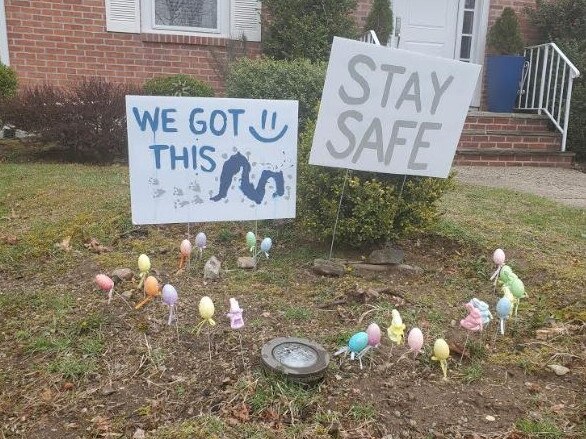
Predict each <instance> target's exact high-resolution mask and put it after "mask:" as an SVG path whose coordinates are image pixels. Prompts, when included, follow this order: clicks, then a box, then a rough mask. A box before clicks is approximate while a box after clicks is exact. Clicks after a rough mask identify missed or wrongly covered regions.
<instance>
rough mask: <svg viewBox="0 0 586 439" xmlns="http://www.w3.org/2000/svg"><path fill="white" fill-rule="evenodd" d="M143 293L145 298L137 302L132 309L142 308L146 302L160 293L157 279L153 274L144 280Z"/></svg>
mask: <svg viewBox="0 0 586 439" xmlns="http://www.w3.org/2000/svg"><path fill="white" fill-rule="evenodd" d="M144 293H145V298H144V300H143V301H142V302H140V303H139V304H137V305H136V306H135V307H134V309H139V308H142V307H143V306H144V305H145V304H146V303H148V302H150V301H151V300H153V299H154V298H155V297H157V296H159V295H160V291H159V281H158V280H157V278H156V277H154V276H148V277H147V278H146V279H145V281H144Z"/></svg>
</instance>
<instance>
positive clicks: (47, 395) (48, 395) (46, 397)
mask: <svg viewBox="0 0 586 439" xmlns="http://www.w3.org/2000/svg"><path fill="white" fill-rule="evenodd" d="M41 399H42V400H43V401H45V402H50V401H51V400H52V399H53V392H51V389H49V388H48V387H45V388H44V389H43V391H42V392H41Z"/></svg>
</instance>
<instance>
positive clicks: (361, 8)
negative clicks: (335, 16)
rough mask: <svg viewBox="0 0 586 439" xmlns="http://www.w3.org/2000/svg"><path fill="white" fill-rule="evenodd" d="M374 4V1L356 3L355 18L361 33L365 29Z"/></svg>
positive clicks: (363, 0)
mask: <svg viewBox="0 0 586 439" xmlns="http://www.w3.org/2000/svg"><path fill="white" fill-rule="evenodd" d="M372 2H373V0H357V1H356V9H355V10H354V18H355V20H356V24H357V25H358V29H359V30H360V31H362V30H363V29H364V24H365V23H366V17H368V13H369V12H370V8H371V6H372Z"/></svg>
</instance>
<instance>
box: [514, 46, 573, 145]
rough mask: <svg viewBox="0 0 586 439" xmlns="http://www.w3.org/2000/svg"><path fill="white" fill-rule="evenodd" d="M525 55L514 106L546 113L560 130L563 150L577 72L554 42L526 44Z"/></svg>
mask: <svg viewBox="0 0 586 439" xmlns="http://www.w3.org/2000/svg"><path fill="white" fill-rule="evenodd" d="M524 55H525V68H524V69H523V79H522V82H521V89H520V92H519V97H518V100H517V109H519V110H533V111H537V112H538V113H539V114H546V115H547V116H548V117H549V118H550V119H551V121H552V123H553V124H554V125H555V127H556V128H557V129H558V130H559V131H560V132H561V133H562V151H565V150H566V138H567V135H568V119H569V116H570V103H571V101H572V84H573V81H574V78H577V77H578V76H580V71H579V70H578V69H577V68H576V66H574V64H572V62H571V61H570V60H569V59H568V58H567V57H566V55H564V53H563V52H562V51H561V50H560V48H559V47H558V46H557V45H556V44H555V43H546V44H540V45H538V46H531V47H527V48H525V54H524Z"/></svg>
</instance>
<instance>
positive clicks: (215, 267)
mask: <svg viewBox="0 0 586 439" xmlns="http://www.w3.org/2000/svg"><path fill="white" fill-rule="evenodd" d="M221 266H222V263H221V262H220V261H218V258H216V257H215V256H212V257H211V258H209V259H208V261H207V262H206V264H205V266H204V267H203V278H204V279H219V278H220V268H221Z"/></svg>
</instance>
